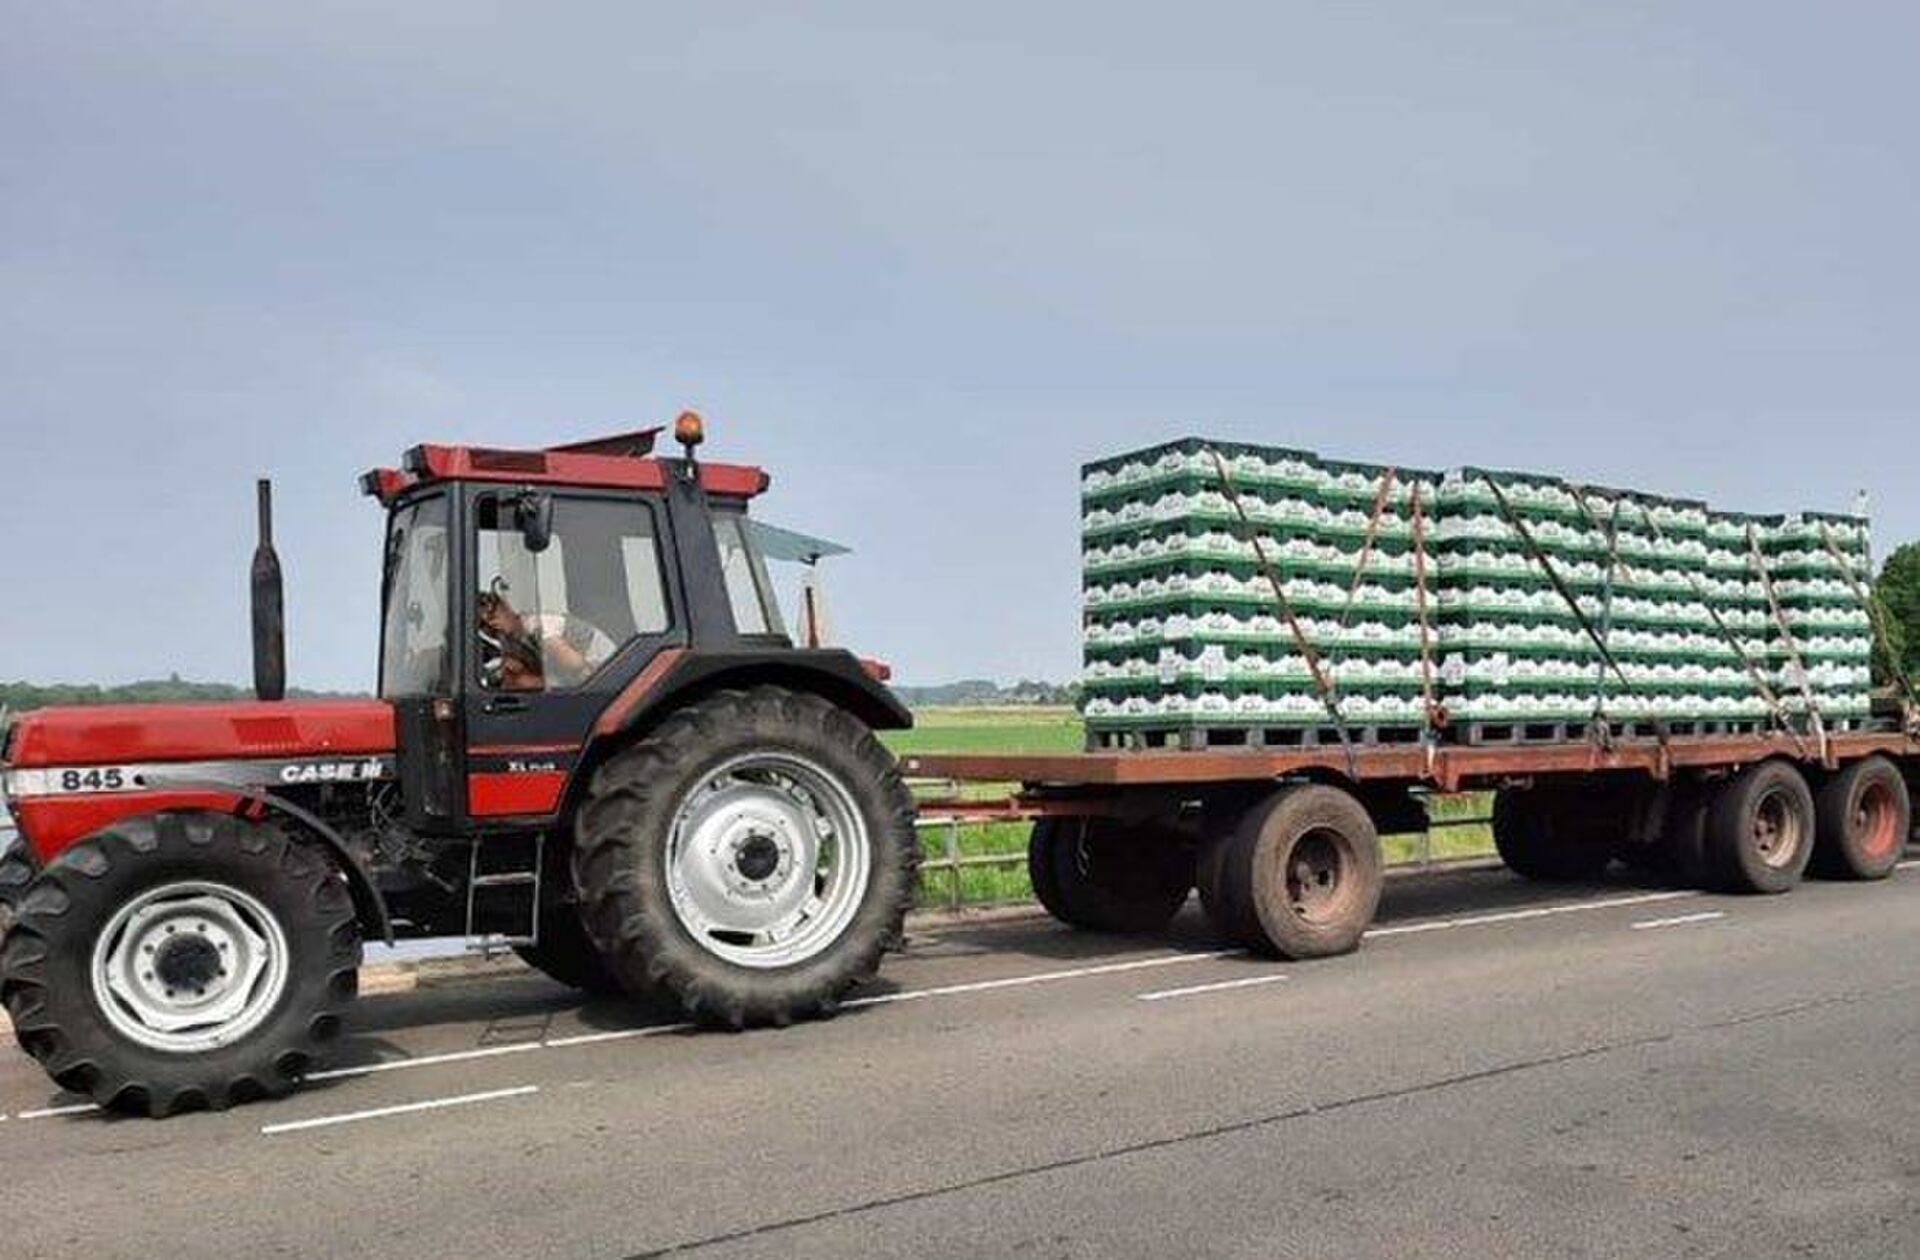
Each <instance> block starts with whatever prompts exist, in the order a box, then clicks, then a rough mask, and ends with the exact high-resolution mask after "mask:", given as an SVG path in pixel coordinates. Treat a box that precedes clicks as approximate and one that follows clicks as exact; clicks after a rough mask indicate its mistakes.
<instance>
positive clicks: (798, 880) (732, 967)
mask: <svg viewBox="0 0 1920 1260" xmlns="http://www.w3.org/2000/svg"><path fill="white" fill-rule="evenodd" d="M913 815H914V811H913V798H912V797H911V796H910V795H909V793H908V791H907V787H906V783H905V781H904V780H903V779H902V778H901V775H900V767H899V764H898V763H897V762H896V761H895V760H894V758H893V755H892V754H891V753H889V752H888V751H887V750H886V748H885V747H884V746H883V745H882V744H881V743H880V741H879V740H877V739H876V738H874V735H873V732H872V731H871V730H870V729H868V727H867V726H866V724H865V723H863V722H861V721H860V720H859V719H858V718H856V717H855V716H854V715H853V714H851V713H849V712H847V711H846V710H845V709H842V708H840V707H838V706H836V705H834V704H831V703H829V702H828V701H826V700H824V699H822V698H820V697H819V696H816V695H813V694H811V693H808V692H798V691H790V690H788V689H786V688H782V687H774V686H762V687H755V688H754V689H752V690H751V691H722V692H716V693H714V694H712V695H710V696H707V697H705V698H703V699H701V700H699V701H696V702H695V703H693V704H690V705H688V706H687V707H685V708H682V709H679V710H676V711H675V712H673V713H671V714H669V715H668V716H667V717H666V718H664V719H663V720H662V721H661V722H660V724H659V725H658V726H657V727H655V728H654V729H653V730H652V731H650V732H649V733H648V734H646V735H645V736H643V737H642V738H640V739H639V740H637V741H635V742H634V743H633V744H631V745H629V746H628V747H626V748H623V749H621V750H620V751H618V752H616V753H614V754H613V755H612V756H611V757H610V758H608V759H607V760H606V761H605V762H604V763H603V764H602V765H601V766H600V767H599V769H597V770H596V771H595V772H594V773H593V776H592V779H591V781H590V783H589V785H588V790H587V796H586V799H585V801H584V802H583V803H582V805H581V807H580V810H579V813H578V817H577V818H576V820H575V840H574V845H573V876H574V884H575V886H576V887H577V888H578V889H579V891H580V911H581V921H582V923H583V924H584V925H585V927H586V931H587V935H588V936H589V937H590V938H591V939H592V940H593V942H594V944H595V946H596V947H597V948H598V949H599V950H600V952H601V955H602V956H603V957H604V958H605V959H606V960H607V965H608V967H609V969H610V970H611V971H612V972H613V973H614V974H615V975H616V976H617V977H618V978H619V979H620V981H621V983H622V984H623V985H624V986H625V987H626V988H627V989H629V990H633V991H639V990H642V989H650V988H655V987H658V988H662V989H665V990H667V991H668V992H670V993H672V994H673V995H674V997H676V998H677V999H678V1000H679V1002H680V1005H681V1007H682V1008H683V1009H684V1010H685V1011H686V1013H687V1015H688V1016H689V1018H691V1019H693V1020H696V1021H698V1022H700V1023H705V1024H712V1025H718V1026H721V1027H725V1028H736V1029H737V1028H744V1027H748V1026H752V1025H776V1026H782V1025H786V1024H789V1023H791V1022H792V1021H793V1020H795V1019H799V1018H807V1017H816V1016H825V1015H830V1014H832V1013H833V1012H834V1011H835V1010H836V1009H837V1008H838V1005H839V1001H840V998H841V997H842V996H843V995H844V994H845V993H846V991H847V990H848V989H849V988H851V987H853V986H854V985H855V984H858V983H860V982H861V981H863V980H867V979H870V978H872V976H873V975H874V974H875V973H876V972H877V971H878V969H879V966H880V956H881V954H882V953H883V952H884V951H885V950H886V949H888V948H889V947H892V946H897V945H898V944H899V942H900V940H901V938H902V935H903V928H904V924H905V920H906V914H907V910H908V908H909V907H910V906H911V905H912V903H913V898H914V894H915V891H916V889H917V885H918V873H919V866H920V844H919V838H918V836H917V835H916V833H915V831H914V825H913V821H914V817H913ZM822 828H824V830H823V829H822ZM829 838H831V840H832V842H833V843H832V849H831V853H832V857H831V859H830V863H829V860H828V857H827V855H828V852H829V850H828V847H827V845H826V843H825V842H826V841H827V840H828V839H829ZM676 845H677V846H678V847H677V848H676ZM828 865H830V867H831V869H830V870H823V867H826V866H828ZM809 875H811V878H809ZM776 916H777V917H776Z"/></svg>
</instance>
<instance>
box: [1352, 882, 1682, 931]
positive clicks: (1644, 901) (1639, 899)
mask: <svg viewBox="0 0 1920 1260" xmlns="http://www.w3.org/2000/svg"><path fill="white" fill-rule="evenodd" d="M1699 895H1700V894H1699V893H1697V892H1695V891H1693V890H1692V889H1678V890H1675V891H1673V892H1656V893H1641V894H1640V895H1638V896H1634V897H1607V898H1603V899H1602V900H1599V901H1570V902H1566V903H1564V904H1562V905H1557V906H1532V907H1529V908H1528V909H1525V910H1503V911H1501V912H1499V913H1498V914H1476V915H1470V916H1468V917H1466V918H1461V919H1424V920H1422V921H1420V922H1418V923H1401V924H1397V925H1395V926H1393V927H1383V928H1374V929H1373V930H1372V931H1370V932H1368V933H1367V939H1368V940H1372V939H1374V938H1375V937H1381V936H1412V935H1415V934H1416V933H1420V932H1445V931H1448V930H1450V929H1452V928H1463V927H1481V926H1483V925H1485V924H1489V923H1518V922H1521V921H1522V920H1525V919H1545V918H1548V917H1550V916H1552V915H1557V914H1579V913H1582V912H1583V911H1588V910H1617V909H1619V908H1620V907H1621V906H1644V905H1648V904H1651V903H1653V902H1657V901H1679V900H1681V899H1682V898H1686V897H1698V896H1699Z"/></svg>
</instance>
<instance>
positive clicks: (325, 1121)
mask: <svg viewBox="0 0 1920 1260" xmlns="http://www.w3.org/2000/svg"><path fill="white" fill-rule="evenodd" d="M539 1092H540V1087H539V1086H538V1085H519V1086H516V1087H514V1088H513V1089H491V1090H488V1091H487V1092H486V1093H484V1094H461V1095H459V1096H457V1097H454V1098H429V1099H427V1100H426V1101H424V1102H412V1103H401V1104H399V1105H398V1106H394V1107H374V1108H372V1109H370V1110H367V1111H349V1112H345V1113H343V1114H341V1115H337V1116H315V1117H314V1118H313V1119H311V1120H290V1121H287V1122H286V1123H284V1124H263V1125H261V1126H260V1132H261V1133H262V1134H263V1135H264V1136H266V1137H273V1136H275V1135H276V1134H280V1133H300V1132H303V1131H305V1130H307V1129H324V1128H327V1127H328V1126H330V1125H336V1124H357V1123H359V1122H360V1121H362V1120H380V1119H384V1118H386V1117H388V1116H407V1115H413V1114H415V1113H417V1112H422V1111H444V1110H445V1109H446V1108H448V1107H467V1106H472V1105H473V1104H475V1103H485V1102H499V1101H500V1100H502V1099H506V1098H525V1097H526V1096H527V1095H529V1094H537V1093H539Z"/></svg>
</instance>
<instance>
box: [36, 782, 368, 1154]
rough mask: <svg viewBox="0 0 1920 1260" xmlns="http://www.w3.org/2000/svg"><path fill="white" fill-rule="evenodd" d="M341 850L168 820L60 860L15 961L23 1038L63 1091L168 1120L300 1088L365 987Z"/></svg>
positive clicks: (274, 834) (245, 828)
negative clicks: (335, 853) (338, 857)
mask: <svg viewBox="0 0 1920 1260" xmlns="http://www.w3.org/2000/svg"><path fill="white" fill-rule="evenodd" d="M359 967H360V931H359V925H358V923H357V922H356V920H355V918H354V909H353V899H352V896H351V895H350V893H349V892H348V889H347V883H346V880H345V879H344V878H343V877H342V876H341V873H340V869H339V867H338V866H337V865H335V863H334V861H333V858H332V856H331V855H330V854H328V853H327V852H325V850H323V849H321V848H319V847H317V846H315V845H312V844H309V843H306V842H304V841H303V840H301V839H300V838H298V837H297V836H296V835H295V834H294V833H292V832H291V831H289V830H287V829H286V828H284V827H281V826H279V825H277V824H274V823H271V822H267V823H252V822H246V821H244V820H241V819H238V818H233V817H229V816H227V815H223V814H211V813H198V812H181V813H163V814H156V815H152V816H149V817H144V818H131V819H126V820H123V821H121V822H116V823H114V824H112V825H110V826H108V827H107V828H105V829H103V830H101V831H99V832H97V833H95V834H94V835H93V836H91V837H89V838H88V839H86V840H82V841H81V842H80V843H78V844H76V845H74V846H73V847H72V848H70V849H68V850H67V851H66V852H64V853H62V854H60V856H58V857H57V858H55V859H54V860H53V861H52V862H50V863H48V864H47V867H46V869H45V870H43V871H41V872H40V874H39V875H38V876H37V877H35V879H34V881H33V883H32V884H31V885H30V886H29V888H28V889H27V892H26V895H25V896H24V897H22V898H20V901H19V903H18V905H17V907H16V910H15V916H14V921H13V925H12V927H11V929H10V930H9V931H8V932H7V935H6V939H5V944H4V947H0V1001H4V1002H5V1004H6V1007H7V1012H8V1014H9V1015H10V1016H11V1017H12V1019H13V1027H14V1035H15V1036H16V1037H17V1038H18V1039H19V1042H20V1046H21V1048H22V1049H24V1050H25V1051H26V1052H27V1053H28V1054H30V1055H32V1056H33V1057H34V1058H35V1059H37V1060H39V1062H40V1065H41V1066H42V1067H44V1068H45V1069H46V1070H47V1073H48V1074H49V1075H51V1076H52V1077H53V1079H54V1081H55V1082H56V1083H57V1084H59V1085H60V1086H61V1087H62V1088H63V1089H68V1090H71V1091H73V1092H75V1093H78V1094H85V1095H88V1096H89V1097H91V1098H92V1099H93V1100H94V1101H95V1102H97V1103H99V1104H100V1105H102V1106H104V1107H111V1108H116V1109H120V1110H127V1111H136V1112H144V1113H146V1114H148V1115H151V1116H155V1117H160V1116H167V1115H171V1114H173V1113H174V1112H178V1111H191V1110H197V1109H213V1110H219V1109H222V1108H225V1107H228V1106H232V1105H234V1104H236V1103H242V1102H247V1101H250V1100H252V1099H256V1098H265V1097H277V1096H279V1095H282V1094H285V1093H287V1092H288V1091H290V1090H292V1089H293V1087H294V1086H295V1085H296V1084H297V1083H298V1082H299V1079H300V1077H301V1076H302V1075H303V1074H304V1073H305V1072H306V1071H307V1070H308V1069H309V1068H310V1067H311V1066H313V1065H314V1064H315V1063H317V1062H318V1061H319V1060H320V1059H321V1057H322V1055H323V1053H324V1051H325V1050H326V1048H327V1046H328V1044H329V1043H330V1042H332V1041H333V1040H334V1039H335V1038H336V1037H337V1036H338V1035H339V1032H340V1028H341V1025H342V1018H343V1013H344V1011H345V1009H346V1007H347V1005H348V1004H349V1003H350V1002H351V1001H352V1000H353V998H354V995H355V993H356V992H357V991H358V977H359Z"/></svg>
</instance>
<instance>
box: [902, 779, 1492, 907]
mask: <svg viewBox="0 0 1920 1260" xmlns="http://www.w3.org/2000/svg"><path fill="white" fill-rule="evenodd" d="M910 786H912V787H914V788H916V789H935V788H943V789H946V790H947V792H949V793H951V792H954V791H957V790H958V788H959V786H960V785H959V784H957V783H953V782H951V781H948V780H929V779H916V780H912V781H911V783H910ZM952 803H953V802H952V801H951V800H936V801H930V802H928V803H927V809H926V811H925V812H922V813H920V814H918V815H917V816H916V817H915V818H914V824H913V825H914V829H915V831H916V832H917V833H924V832H928V831H934V830H938V831H940V833H941V852H940V856H939V857H926V856H922V857H921V859H920V877H921V881H922V887H923V888H924V889H931V887H932V886H933V885H934V884H935V883H938V882H942V881H944V883H945V885H946V887H945V895H944V896H943V897H942V898H941V901H942V903H943V904H944V905H945V907H946V908H947V909H949V910H958V909H961V908H962V907H963V906H965V905H966V904H967V900H966V885H965V873H966V872H967V871H969V870H976V869H980V868H989V869H996V868H997V869H1006V868H1021V867H1025V866H1026V864H1027V855H1026V853H1025V852H1024V851H1022V852H1018V853H962V852H961V851H960V833H961V831H962V830H963V829H964V828H967V827H985V826H992V825H994V824H1001V823H1019V822H1030V821H1032V820H1033V818H1034V817H1035V815H1034V814H1033V813H1031V812H1027V811H1023V810H1021V809H1019V808H1018V807H1017V806H1015V805H1013V803H1012V802H1011V800H1008V801H1001V802H993V801H983V802H981V807H980V808H978V809H966V810H954V809H951V808H948V809H947V810H946V811H945V812H942V807H943V806H949V807H950V806H951V805H952ZM996 805H999V806H1004V807H1005V808H998V809H996V808H995V806H996ZM1492 822H1493V818H1492V816H1491V815H1478V814H1476V815H1473V816H1471V817H1467V818H1443V819H1435V820H1433V821H1432V822H1431V823H1430V824H1429V826H1428V828H1427V830H1425V831H1423V832H1419V833H1418V835H1419V837H1420V849H1419V853H1418V856H1416V857H1414V858H1412V859H1411V860H1409V861H1405V862H1395V863H1392V864H1391V866H1390V868H1389V869H1392V870H1396V871H1415V872H1418V871H1434V870H1444V869H1446V868H1447V867H1449V866H1451V865H1454V864H1456V863H1458V862H1461V861H1468V860H1473V859H1463V858H1436V857H1434V856H1433V835H1434V833H1435V832H1436V831H1447V830H1452V829H1456V828H1462V827H1485V826H1488V825H1490V824H1491V823H1492ZM975 904H1005V903H975Z"/></svg>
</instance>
